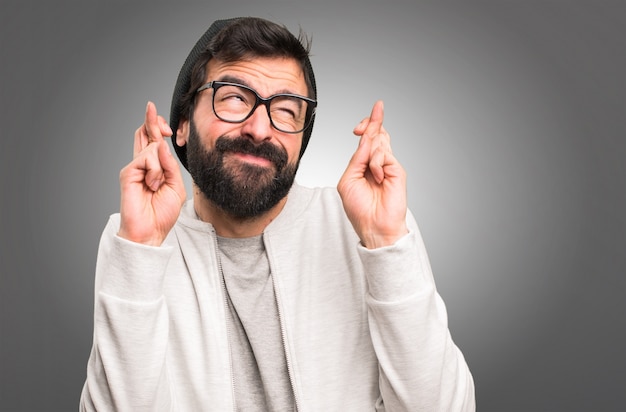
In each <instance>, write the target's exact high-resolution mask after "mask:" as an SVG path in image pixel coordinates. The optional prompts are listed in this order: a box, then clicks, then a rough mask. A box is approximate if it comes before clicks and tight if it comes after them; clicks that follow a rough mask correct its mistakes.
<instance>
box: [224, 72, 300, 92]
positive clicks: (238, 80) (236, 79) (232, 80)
mask: <svg viewBox="0 0 626 412" xmlns="http://www.w3.org/2000/svg"><path fill="white" fill-rule="evenodd" d="M216 81H219V82H228V83H235V84H240V85H242V86H246V87H249V88H251V89H252V90H254V91H256V89H255V88H254V87H252V86H251V85H250V83H248V82H247V81H245V80H244V79H242V78H239V77H237V76H233V75H230V74H225V75H224V76H222V77H220V78H219V79H218V80H216ZM257 93H258V91H257ZM276 94H293V95H296V96H301V94H300V93H295V92H294V91H293V90H288V89H282V90H279V91H277V92H275V93H273V94H272V95H276ZM268 97H269V96H268ZM304 97H306V96H304Z"/></svg>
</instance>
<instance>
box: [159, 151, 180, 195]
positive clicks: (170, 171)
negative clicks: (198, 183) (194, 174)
mask: <svg viewBox="0 0 626 412" xmlns="http://www.w3.org/2000/svg"><path fill="white" fill-rule="evenodd" d="M158 154H159V161H160V163H161V167H162V169H163V179H164V182H165V183H166V184H167V183H179V184H178V185H177V186H178V187H179V188H180V189H181V190H184V185H183V184H182V179H183V177H182V174H181V171H180V165H179V164H178V160H177V159H176V158H175V157H174V156H172V151H171V150H170V146H169V144H167V142H163V143H161V144H160V145H159V153H158ZM184 196H185V195H184V194H183V195H182V197H183V198H184Z"/></svg>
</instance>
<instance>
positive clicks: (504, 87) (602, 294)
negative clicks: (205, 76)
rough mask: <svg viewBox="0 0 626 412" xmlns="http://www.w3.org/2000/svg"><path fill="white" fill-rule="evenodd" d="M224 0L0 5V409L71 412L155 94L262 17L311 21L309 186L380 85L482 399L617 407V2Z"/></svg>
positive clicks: (304, 175)
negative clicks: (109, 232) (193, 58)
mask: <svg viewBox="0 0 626 412" xmlns="http://www.w3.org/2000/svg"><path fill="white" fill-rule="evenodd" d="M129 3H130V2H129ZM231 3H233V2H215V1H205V2H202V3H198V4H196V3H183V2H171V4H167V5H165V4H157V3H153V2H147V1H143V2H134V3H132V5H131V4H126V3H123V2H119V3H114V2H106V3H105V2H101V3H88V2H74V3H68V2H58V1H57V2H41V3H39V2H37V3H29V2H28V1H16V2H7V1H6V0H3V1H2V3H1V9H0V33H1V37H0V41H1V42H2V43H1V45H2V46H1V56H2V63H1V65H0V70H1V72H2V76H1V79H2V80H1V81H2V91H1V96H2V110H1V114H2V119H1V120H2V121H1V123H0V124H1V125H2V129H1V136H2V145H1V148H0V156H1V161H0V167H1V171H2V172H1V177H2V179H1V181H0V182H1V183H0V184H1V193H2V195H1V196H2V200H1V201H0V220H1V221H0V223H1V233H2V235H1V238H0V241H1V242H2V243H1V245H0V264H1V272H0V275H1V287H0V291H1V292H0V293H1V296H0V297H1V301H0V302H1V312H0V320H1V331H0V333H1V337H0V349H1V358H0V362H1V363H0V370H1V372H0V373H1V380H0V409H1V410H2V411H66V410H76V408H77V405H78V397H79V393H80V390H81V386H82V383H83V380H84V378H85V368H86V363H87V357H88V355H89V349H90V346H91V334H92V316H93V310H92V305H93V274H94V266H95V259H96V249H97V244H98V240H99V236H100V232H101V230H102V228H103V226H104V224H105V222H106V220H107V217H108V215H109V214H111V213H113V212H116V211H117V209H118V202H119V189H118V173H119V169H120V168H121V167H122V166H123V165H124V164H125V163H126V162H128V161H129V159H130V158H131V156H132V138H133V132H134V130H135V128H136V127H138V126H139V125H140V124H141V122H142V118H143V112H144V108H145V104H146V102H147V100H153V101H154V102H155V103H156V105H157V108H158V109H160V112H161V113H162V114H164V115H165V116H166V117H168V113H169V103H170V96H171V92H172V88H173V85H174V81H175V78H176V75H177V74H178V70H179V68H180V66H181V64H182V62H183V59H184V58H185V57H186V55H187V53H188V51H189V50H190V48H191V47H192V46H193V44H194V43H195V41H196V40H197V38H198V37H199V36H200V35H201V34H202V33H203V32H204V30H205V29H206V28H207V27H208V25H209V24H210V23H211V22H212V21H213V20H214V19H216V18H224V17H231V16H239V15H257V16H261V17H265V18H270V19H273V20H277V21H279V22H282V23H284V24H285V25H287V26H288V27H289V28H290V29H292V30H293V31H297V30H298V29H299V27H302V28H303V29H304V30H305V31H306V32H307V33H309V34H311V35H312V37H313V52H314V55H313V58H312V61H313V65H314V67H315V70H316V75H317V79H318V84H319V100H320V109H319V112H318V113H319V114H318V117H317V121H316V125H315V130H314V133H313V138H312V140H311V144H310V146H309V149H308V152H307V154H306V155H305V157H304V160H303V165H302V168H301V171H300V172H299V181H300V182H301V183H303V184H306V185H334V184H335V183H336V181H337V180H338V179H339V176H340V174H341V172H342V171H343V168H344V166H345V164H346V163H347V161H348V159H349V157H350V155H351V153H352V151H353V150H354V148H355V147H356V143H357V140H356V138H355V137H353V136H352V134H351V131H352V128H353V126H354V125H355V124H356V123H358V121H359V120H360V119H361V118H363V117H364V116H365V115H367V114H368V113H369V111H370V108H371V106H372V104H373V103H374V101H375V100H376V99H383V100H385V103H386V114H387V115H386V126H387V128H388V130H389V131H390V133H391V135H392V142H393V146H394V150H395V152H396V154H397V156H398V157H399V158H400V160H401V161H402V162H403V164H404V166H405V167H406V169H407V171H408V175H409V179H408V181H409V188H408V189H409V200H410V207H411V209H412V211H413V212H414V214H415V215H416V217H417V219H418V222H419V224H420V226H421V228H422V231H423V236H424V239H425V241H426V244H427V248H428V250H429V253H430V257H431V261H432V265H433V269H434V272H435V277H436V279H437V283H438V288H439V291H440V293H441V294H442V296H443V297H444V299H445V301H446V303H447V307H448V312H449V317H450V328H451V331H452V336H453V338H454V340H455V341H456V343H457V344H458V346H459V347H460V348H461V349H462V350H463V352H464V354H465V356H466V358H467V361H468V363H469V365H470V367H471V369H472V372H473V374H474V378H475V382H476V391H477V400H478V406H479V410H480V411H616V410H624V409H623V408H624V405H625V404H626V395H625V394H626V390H625V386H624V384H625V383H626V376H625V375H626V373H625V372H626V359H625V356H626V355H625V351H624V348H625V347H626V331H625V320H624V315H625V314H626V303H625V301H626V299H625V298H626V293H625V292H626V286H625V285H626V282H625V280H624V272H625V270H626V253H624V247H625V245H626V163H625V162H624V156H625V154H626V136H625V131H626V129H625V121H624V118H625V116H624V115H625V114H626V112H625V107H626V106H625V104H626V86H625V78H626V75H625V74H624V73H626V52H625V50H626V40H625V39H626V3H625V2H624V1H591V0H589V1H463V2H457V3H451V2H441V1H438V2H435V1H432V2H425V1H413V2H410V3H408V2H407V3H399V2H394V1H385V2H382V1H379V2H371V3H367V2H358V3H357V2H356V1H354V2H351V3H349V4H342V3H340V2H339V3H338V2H336V1H324V2H320V1H315V2H313V1H309V2H286V1H282V2H278V1H276V2H270V1H251V2H249V3H248V4H244V3H238V4H239V5H233V4H231Z"/></svg>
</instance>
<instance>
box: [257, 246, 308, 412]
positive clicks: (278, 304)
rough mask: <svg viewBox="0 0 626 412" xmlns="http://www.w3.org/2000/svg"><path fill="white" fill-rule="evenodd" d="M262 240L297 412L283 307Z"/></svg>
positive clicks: (298, 403)
mask: <svg viewBox="0 0 626 412" xmlns="http://www.w3.org/2000/svg"><path fill="white" fill-rule="evenodd" d="M263 240H264V243H265V250H266V253H267V259H268V262H269V263H270V274H271V275H272V285H273V286H274V296H276V309H277V310H278V323H279V324H280V336H281V340H282V342H283V350H284V351H285V361H286V363H287V374H288V375H289V383H290V384H291V391H292V392H293V399H294V402H295V404H296V405H295V406H296V409H295V411H294V412H298V411H299V410H300V401H299V398H298V392H297V391H296V386H295V384H294V378H293V376H294V371H293V365H292V364H291V357H290V356H289V350H288V348H287V332H286V328H285V319H284V315H283V309H282V304H281V299H280V291H279V289H278V287H277V282H276V276H275V275H274V273H273V271H272V260H273V259H271V258H270V253H269V251H270V249H269V248H268V247H267V243H268V242H266V241H265V236H263Z"/></svg>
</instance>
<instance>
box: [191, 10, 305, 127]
mask: <svg viewBox="0 0 626 412" xmlns="http://www.w3.org/2000/svg"><path fill="white" fill-rule="evenodd" d="M310 47H311V42H310V40H309V39H308V38H307V37H306V35H305V34H304V33H303V32H302V30H301V31H300V34H299V36H298V37H295V36H294V35H293V34H292V33H291V32H290V31H289V30H288V29H287V28H286V27H285V26H282V25H279V24H276V23H273V22H271V21H268V20H264V19H261V18H258V17H244V18H240V19H237V20H234V22H233V23H231V24H229V25H227V26H226V27H225V28H223V29H222V30H221V31H219V32H218V33H217V34H216V35H215V37H213V39H211V41H210V42H209V43H208V45H207V47H206V48H205V49H204V50H203V51H202V53H201V54H200V55H199V57H198V60H197V61H196V63H195V64H194V66H193V68H192V70H191V83H190V86H189V89H188V90H187V93H184V94H183V95H182V96H181V100H180V101H179V105H180V106H179V107H180V108H181V111H180V115H181V117H182V118H184V119H188V118H189V116H191V114H192V112H193V110H194V103H195V96H196V90H197V89H198V88H199V87H200V86H202V85H203V84H204V83H205V82H206V71H207V64H208V62H209V60H211V59H217V60H220V61H222V62H226V63H230V62H236V61H242V60H248V59H253V58H255V57H285V58H292V59H295V60H296V61H297V62H298V63H299V65H300V67H301V68H302V73H303V74H304V80H305V82H306V86H307V90H308V96H307V97H310V98H312V99H316V98H317V92H316V87H315V80H314V78H313V76H312V74H313V71H312V69H311V67H310V61H309V53H310Z"/></svg>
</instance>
